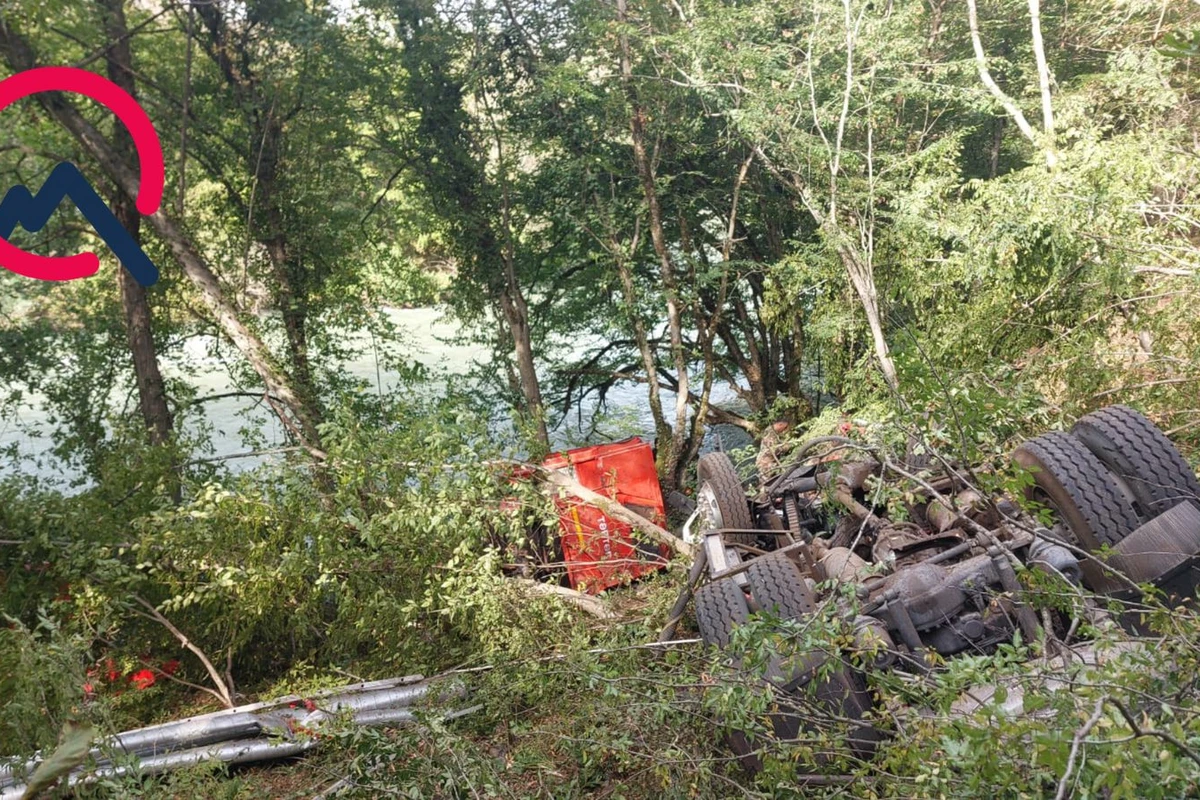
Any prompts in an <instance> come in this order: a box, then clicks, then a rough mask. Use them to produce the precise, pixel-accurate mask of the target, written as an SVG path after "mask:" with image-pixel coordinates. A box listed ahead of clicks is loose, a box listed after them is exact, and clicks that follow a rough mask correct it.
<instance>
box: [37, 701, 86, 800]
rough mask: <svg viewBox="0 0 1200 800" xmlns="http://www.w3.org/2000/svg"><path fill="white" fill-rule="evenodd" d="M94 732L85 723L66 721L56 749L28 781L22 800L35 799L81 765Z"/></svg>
mask: <svg viewBox="0 0 1200 800" xmlns="http://www.w3.org/2000/svg"><path fill="white" fill-rule="evenodd" d="M94 735H95V730H94V729H93V728H92V726H91V725H90V724H88V723H86V722H76V721H74V720H67V723H66V724H65V725H63V729H62V733H61V734H60V735H59V738H58V747H56V748H54V752H53V753H51V754H50V757H49V758H47V759H46V760H45V761H43V762H42V763H41V764H40V765H39V766H38V768H37V770H35V771H34V773H33V777H31V778H30V779H29V786H28V788H26V789H25V794H23V795H21V798H22V800H29V798H32V797H37V796H38V795H39V794H41V793H42V791H43V790H45V789H49V788H50V787H51V786H53V785H54V784H55V783H57V782H58V780H59V778H62V777H63V776H64V775H66V774H67V773H68V772H70V771H71V770H73V769H75V767H77V766H79V765H80V764H82V763H83V760H84V759H85V758H87V756H88V752H89V751H90V750H91V746H92V737H93V736H94Z"/></svg>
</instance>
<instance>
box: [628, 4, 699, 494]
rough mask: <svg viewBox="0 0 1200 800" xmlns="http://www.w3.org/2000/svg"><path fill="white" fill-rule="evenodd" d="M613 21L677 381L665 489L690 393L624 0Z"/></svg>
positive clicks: (672, 477) (681, 444)
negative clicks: (664, 301) (636, 82)
mask: <svg viewBox="0 0 1200 800" xmlns="http://www.w3.org/2000/svg"><path fill="white" fill-rule="evenodd" d="M617 22H618V24H619V25H620V26H621V33H620V40H619V44H620V49H621V82H622V84H623V85H624V87H625V94H626V97H627V98H628V100H629V103H630V115H629V132H630V137H631V139H632V142H633V158H634V162H635V165H636V166H637V171H638V177H639V178H640V179H641V182H642V193H643V194H644V195H645V199H646V206H647V208H648V209H649V217H650V220H649V221H650V240H651V242H652V243H653V244H654V252H655V254H656V255H657V256H658V263H659V270H660V273H661V276H662V282H663V290H664V293H665V294H666V298H667V334H668V336H669V338H670V341H671V355H672V358H673V360H674V364H675V371H676V378H675V379H676V381H677V382H678V387H677V389H676V392H675V422H674V425H673V426H672V428H673V430H672V434H671V441H670V442H657V443H656V445H657V448H658V460H659V475H660V476H661V477H662V478H663V479H664V480H665V481H667V482H668V483H669V484H671V485H669V486H668V488H674V483H675V481H676V477H677V473H679V472H680V463H681V461H682V459H683V457H684V455H685V453H684V448H685V446H686V440H687V433H688V429H687V421H688V398H689V396H690V392H689V387H688V363H687V354H686V353H685V352H684V349H683V321H682V314H681V313H680V309H679V287H678V283H677V281H676V279H675V264H674V262H673V261H672V258H671V253H670V251H669V250H668V248H667V237H666V233H665V232H664V229H663V221H662V208H661V206H660V205H659V202H658V189H657V187H656V186H655V177H654V165H653V164H651V163H650V156H649V154H648V153H647V152H646V124H645V119H646V115H645V111H644V110H643V108H642V105H641V103H640V102H639V101H638V98H637V92H636V91H635V89H634V87H633V59H632V56H631V53H630V47H629V34H628V33H627V31H626V26H627V25H628V24H629V14H628V9H627V6H626V2H625V0H617ZM651 377H653V376H651ZM664 445H666V447H664Z"/></svg>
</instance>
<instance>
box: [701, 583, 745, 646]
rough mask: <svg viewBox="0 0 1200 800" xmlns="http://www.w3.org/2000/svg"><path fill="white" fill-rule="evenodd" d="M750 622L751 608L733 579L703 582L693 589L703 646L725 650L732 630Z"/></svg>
mask: <svg viewBox="0 0 1200 800" xmlns="http://www.w3.org/2000/svg"><path fill="white" fill-rule="evenodd" d="M749 621H750V605H749V604H748V603H747V602H746V595H744V594H742V589H741V587H739V586H738V585H737V583H735V582H734V581H733V579H732V578H724V579H722V580H719V581H714V582H712V583H706V584H704V585H703V586H701V587H700V588H699V589H697V590H696V625H697V626H698V627H699V628H700V638H701V639H703V640H704V641H705V643H706V644H711V645H715V646H716V647H721V648H724V647H728V646H729V642H730V641H731V639H732V636H733V629H734V628H736V627H737V626H738V625H744V624H745V623H747V622H749Z"/></svg>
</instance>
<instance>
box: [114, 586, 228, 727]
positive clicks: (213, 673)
mask: <svg viewBox="0 0 1200 800" xmlns="http://www.w3.org/2000/svg"><path fill="white" fill-rule="evenodd" d="M133 599H134V600H136V601H137V602H138V604H140V605H141V606H142V607H143V608H145V609H146V610H147V611H148V612H149V616H150V618H151V619H153V620H154V621H155V622H158V623H159V624H160V625H162V626H163V627H164V628H166V629H167V630H169V631H170V632H171V635H172V636H174V637H175V638H176V639H178V640H179V643H180V644H182V645H183V646H184V647H186V648H187V649H188V650H190V651H191V652H192V654H193V655H194V656H196V658H198V659H200V663H202V664H203V665H204V668H205V669H206V670H208V677H210V678H211V679H212V682H213V684H214V685H215V686H216V687H217V688H216V689H215V690H214V689H208V688H206V687H203V686H201V687H199V688H201V689H204V690H205V691H206V692H208V693H209V694H211V695H213V696H214V697H216V698H217V699H218V700H220V701H221V702H222V703H224V704H225V707H226V708H233V694H232V693H231V692H230V691H229V687H228V686H227V685H226V684H225V681H223V680H222V679H221V673H219V672H217V668H216V667H214V666H213V664H212V662H211V661H209V660H208V656H206V655H205V654H204V651H203V650H201V649H200V648H199V647H197V646H196V645H195V644H193V643H192V641H191V639H189V638H188V637H187V636H186V635H185V634H184V633H183V631H181V630H179V628H176V627H175V626H174V625H173V624H172V623H171V620H169V619H167V618H166V617H164V616H163V615H162V612H160V611H159V610H158V609H157V608H155V607H154V606H153V605H151V604H150V603H149V602H147V601H146V600H144V599H143V598H142V597H140V596H139V595H136V594H135V595H134V596H133Z"/></svg>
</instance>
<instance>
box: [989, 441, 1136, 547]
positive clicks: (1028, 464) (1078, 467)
mask: <svg viewBox="0 0 1200 800" xmlns="http://www.w3.org/2000/svg"><path fill="white" fill-rule="evenodd" d="M1012 457H1013V461H1015V462H1016V463H1018V464H1020V465H1021V466H1022V467H1024V468H1025V469H1028V470H1031V471H1032V472H1033V480H1034V483H1035V484H1036V485H1037V486H1038V487H1039V488H1040V489H1041V490H1042V491H1043V492H1044V493H1045V495H1046V497H1047V498H1048V499H1049V500H1050V502H1051V503H1052V504H1053V505H1054V506H1055V508H1056V509H1057V510H1058V512H1059V513H1060V514H1061V516H1062V520H1063V522H1064V523H1065V524H1066V526H1067V528H1068V529H1069V530H1070V532H1071V533H1072V534H1073V535H1074V537H1075V540H1076V544H1078V545H1080V546H1081V547H1083V548H1084V549H1085V550H1088V551H1089V552H1094V551H1097V550H1099V549H1100V548H1102V547H1104V546H1106V545H1108V546H1112V545H1115V544H1117V543H1118V542H1120V541H1121V540H1122V539H1124V538H1125V537H1126V536H1127V535H1128V534H1129V533H1130V532H1132V531H1133V530H1134V529H1135V528H1137V527H1138V526H1139V525H1140V524H1141V522H1140V520H1139V519H1138V516H1137V514H1135V513H1134V510H1133V506H1132V505H1130V503H1129V501H1128V500H1126V499H1125V495H1124V494H1123V493H1122V492H1121V487H1120V486H1118V485H1117V482H1116V481H1115V480H1114V479H1113V476H1112V475H1111V474H1110V473H1109V472H1108V470H1107V469H1105V467H1104V464H1102V463H1101V462H1100V460H1099V459H1098V458H1096V457H1095V456H1094V455H1092V453H1091V451H1089V450H1088V449H1087V448H1086V447H1084V446H1083V444H1082V443H1081V442H1080V441H1079V440H1078V439H1076V438H1075V437H1073V436H1071V435H1070V434H1067V433H1061V432H1059V431H1052V432H1050V433H1046V434H1042V435H1041V436H1039V437H1037V438H1036V439H1031V440H1029V441H1028V442H1025V444H1023V445H1021V446H1020V447H1018V448H1017V449H1016V450H1014V451H1013V455H1012ZM1030 494H1031V495H1035V494H1036V493H1035V492H1033V491H1031V492H1030Z"/></svg>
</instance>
